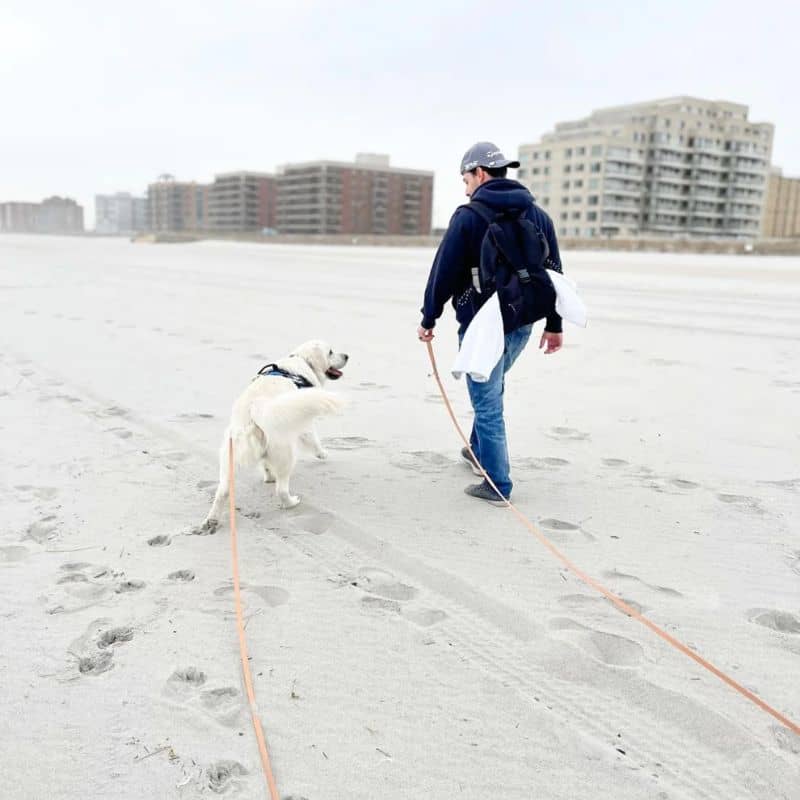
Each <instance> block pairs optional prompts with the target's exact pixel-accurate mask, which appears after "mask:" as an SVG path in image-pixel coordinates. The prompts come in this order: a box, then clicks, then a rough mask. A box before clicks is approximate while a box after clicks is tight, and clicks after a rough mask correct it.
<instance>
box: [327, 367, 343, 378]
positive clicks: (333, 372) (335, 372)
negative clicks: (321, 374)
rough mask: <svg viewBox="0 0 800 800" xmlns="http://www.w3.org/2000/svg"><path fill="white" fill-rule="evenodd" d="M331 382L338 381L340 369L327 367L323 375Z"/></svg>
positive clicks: (340, 373) (340, 375) (340, 374)
mask: <svg viewBox="0 0 800 800" xmlns="http://www.w3.org/2000/svg"><path fill="white" fill-rule="evenodd" d="M325 374H326V375H327V376H328V377H329V378H330V379H331V380H332V381H335V380H338V379H339V378H341V377H342V371H341V370H340V369H336V367H328V370H327V372H326V373H325Z"/></svg>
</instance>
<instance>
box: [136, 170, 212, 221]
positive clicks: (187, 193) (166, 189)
mask: <svg viewBox="0 0 800 800" xmlns="http://www.w3.org/2000/svg"><path fill="white" fill-rule="evenodd" d="M208 189H209V187H208V184H200V183H195V182H194V181H191V182H180V181H176V180H175V178H174V177H173V176H172V175H167V174H164V175H160V176H159V178H158V180H157V181H156V182H155V183H151V184H150V185H149V186H148V187H147V213H148V223H149V228H150V230H152V231H156V232H159V231H199V230H203V229H205V228H206V226H207V223H208Z"/></svg>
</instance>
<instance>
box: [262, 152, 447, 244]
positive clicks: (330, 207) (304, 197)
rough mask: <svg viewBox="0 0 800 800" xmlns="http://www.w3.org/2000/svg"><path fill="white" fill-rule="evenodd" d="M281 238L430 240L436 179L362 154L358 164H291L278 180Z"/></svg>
mask: <svg viewBox="0 0 800 800" xmlns="http://www.w3.org/2000/svg"><path fill="white" fill-rule="evenodd" d="M277 179H278V208H277V227H278V230H280V232H281V233H306V234H337V233H344V234H395V235H427V234H429V233H430V231H431V215H432V205H433V173H432V172H425V171H423V170H414V169H398V168H396V167H391V166H390V165H389V156H385V155H377V154H360V155H358V156H357V157H356V160H355V162H354V163H350V162H339V161H309V162H305V163H301V164H287V165H286V166H284V167H282V168H281V169H280V170H279V173H278V176H277Z"/></svg>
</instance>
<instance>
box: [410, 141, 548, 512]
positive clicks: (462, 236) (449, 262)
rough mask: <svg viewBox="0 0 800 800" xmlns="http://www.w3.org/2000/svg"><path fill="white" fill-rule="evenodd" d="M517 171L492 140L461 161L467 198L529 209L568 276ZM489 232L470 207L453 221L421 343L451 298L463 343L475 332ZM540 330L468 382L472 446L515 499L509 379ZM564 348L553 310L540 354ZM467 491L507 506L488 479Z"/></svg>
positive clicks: (513, 343)
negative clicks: (484, 376)
mask: <svg viewBox="0 0 800 800" xmlns="http://www.w3.org/2000/svg"><path fill="white" fill-rule="evenodd" d="M509 167H511V168H513V169H516V168H518V167H519V161H513V160H511V159H508V158H506V157H505V156H504V155H503V154H502V153H501V152H500V150H499V149H498V148H497V146H496V145H494V144H492V143H491V142H478V143H477V144H475V145H473V146H472V147H470V149H469V150H467V152H466V153H465V154H464V158H463V159H462V161H461V176H462V179H463V181H464V186H465V191H464V193H465V194H466V195H467V197H469V198H470V200H477V201H480V202H481V203H482V204H483V205H485V206H488V207H489V208H490V209H491V210H492V211H494V212H500V211H503V210H506V209H525V212H524V217H525V218H527V219H529V220H531V221H532V222H533V223H534V224H535V225H536V226H537V227H538V228H539V230H540V231H541V232H542V233H543V234H544V236H545V239H546V240H547V245H548V247H549V250H550V253H549V255H548V257H547V259H546V261H545V264H544V266H545V267H547V268H548V269H553V270H556V271H557V272H561V271H562V270H561V259H560V256H559V253H558V242H557V241H556V234H555V230H554V228H553V223H552V220H551V219H550V217H549V216H548V215H547V214H546V213H545V212H544V211H542V209H541V208H539V207H538V206H537V205H536V204H535V202H534V199H533V196H532V195H531V194H530V192H529V191H528V190H527V189H526V188H525V187H524V186H523V185H522V184H521V183H518V182H517V181H513V180H509V179H508V178H506V173H507V170H508V168H509ZM487 227H488V223H487V222H486V220H485V219H484V218H483V215H480V214H476V213H474V212H473V211H471V210H470V209H469V208H466V207H460V208H458V209H456V212H455V214H453V216H452V218H451V219H450V224H449V226H448V228H447V231H446V232H445V235H444V238H443V239H442V241H441V244H440V245H439V249H438V251H437V253H436V257H435V258H434V261H433V266H432V267H431V272H430V276H429V277H428V285H427V287H426V288H425V299H424V304H423V306H422V309H421V310H422V323H421V324H420V326H419V328H418V329H417V335H418V337H419V339H420V341H422V342H429V341H431V339H433V328H434V326H435V325H436V320H437V319H438V318H439V317H440V316H441V314H442V311H443V310H444V305H445V303H446V302H447V301H448V300H450V299H452V301H453V308H454V309H455V312H456V319H457V320H458V323H459V332H458V335H459V341H461V338H462V337H463V335H464V332H465V331H466V329H467V326H468V325H469V323H470V321H471V320H472V318H473V317H474V316H475V314H476V313H477V311H478V309H479V308H480V302H479V297H478V295H477V292H476V291H475V289H474V288H473V283H472V272H471V269H472V268H473V267H477V266H478V264H479V262H480V251H481V243H482V241H483V237H484V234H485V233H486V229H487ZM480 299H483V298H480ZM532 327H533V326H532V325H524V326H523V327H521V328H517V329H516V330H514V331H511V332H510V333H508V334H506V337H505V349H504V353H503V355H502V356H501V358H500V361H499V362H498V363H497V366H496V367H495V368H494V370H493V371H492V374H491V375H490V377H489V380H488V381H487V382H486V383H478V382H476V381H473V380H472V379H471V378H470V377H469V376H467V388H468V390H469V397H470V401H471V403H472V409H473V411H474V414H475V419H474V422H473V426H472V434H471V436H470V446H471V447H472V452H473V453H475V456H476V457H477V459H478V462H479V463H480V464H481V465H482V466H483V468H484V469H485V470H486V472H487V474H488V475H489V477H490V478H491V479H492V480H493V481H494V484H495V486H496V487H497V488H498V489H499V491H500V492H501V493H502V494H503V496H504V497H505V498H510V497H511V489H512V487H513V484H512V481H511V474H510V468H509V463H508V448H507V445H506V428H505V421H504V419H503V391H504V388H505V374H506V372H508V370H509V369H510V368H511V365H512V364H513V363H514V361H516V359H517V356H519V354H520V353H521V352H522V351H523V349H524V348H525V345H526V344H527V343H528V339H529V338H530V335H531V329H532ZM561 345H562V333H561V317H560V316H559V315H558V314H557V313H556V312H555V309H553V310H552V312H551V313H550V314H548V316H547V323H546V325H545V330H544V333H543V334H542V338H541V340H540V342H539V349H542V348H545V354H550V353H556V352H558V351H559V350H560V349H561ZM461 456H462V458H463V459H464V460H465V461H466V462H467V463H468V464H469V465H470V466H471V467H472V471H473V472H474V473H475V474H476V475H480V474H481V473H480V471H479V469H478V466H477V464H475V462H474V461H472V458H471V456H470V453H469V450H468V449H467V448H466V447H464V448H463V449H462V450H461ZM464 491H465V492H466V493H467V494H468V495H470V496H471V497H476V498H478V499H480V500H485V501H488V502H490V503H492V504H494V505H503V500H502V499H501V498H500V497H498V496H497V493H496V492H495V491H494V490H493V489H492V487H491V486H490V485H489V483H488V482H487V481H486V480H485V479H484V480H483V481H482V482H481V483H478V484H475V485H472V486H468V487H467V488H466V489H465V490H464Z"/></svg>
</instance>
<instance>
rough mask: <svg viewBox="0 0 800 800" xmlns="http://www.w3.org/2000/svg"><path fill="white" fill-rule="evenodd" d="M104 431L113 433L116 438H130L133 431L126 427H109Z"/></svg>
mask: <svg viewBox="0 0 800 800" xmlns="http://www.w3.org/2000/svg"><path fill="white" fill-rule="evenodd" d="M106 433H113V434H114V436H116V437H117V438H118V439H130V438H131V436H133V432H132V431H129V430H128V429H127V428H109V429H108V430H107V431H106Z"/></svg>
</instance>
